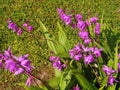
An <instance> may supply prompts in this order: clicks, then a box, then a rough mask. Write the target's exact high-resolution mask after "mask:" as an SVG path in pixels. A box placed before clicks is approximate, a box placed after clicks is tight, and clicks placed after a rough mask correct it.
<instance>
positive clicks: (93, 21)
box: [90, 17, 98, 23]
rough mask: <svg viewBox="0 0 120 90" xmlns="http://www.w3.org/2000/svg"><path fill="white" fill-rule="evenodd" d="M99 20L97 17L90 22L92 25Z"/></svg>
mask: <svg viewBox="0 0 120 90" xmlns="http://www.w3.org/2000/svg"><path fill="white" fill-rule="evenodd" d="M97 20H98V18H97V17H92V18H90V22H91V23H96V22H97Z"/></svg>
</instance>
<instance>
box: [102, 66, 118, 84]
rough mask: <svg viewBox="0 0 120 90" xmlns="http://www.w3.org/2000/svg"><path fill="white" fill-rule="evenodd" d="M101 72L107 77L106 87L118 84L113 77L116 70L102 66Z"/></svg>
mask: <svg viewBox="0 0 120 90" xmlns="http://www.w3.org/2000/svg"><path fill="white" fill-rule="evenodd" d="M103 71H104V72H105V74H106V76H108V85H111V86H112V85H113V84H114V82H118V81H117V80H116V79H115V77H114V76H113V75H114V74H115V73H117V71H116V70H113V69H112V67H108V66H106V65H104V66H103Z"/></svg>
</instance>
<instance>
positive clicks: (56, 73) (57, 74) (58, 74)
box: [54, 68, 61, 77]
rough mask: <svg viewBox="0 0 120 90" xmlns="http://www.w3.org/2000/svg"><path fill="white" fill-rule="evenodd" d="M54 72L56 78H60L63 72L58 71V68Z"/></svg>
mask: <svg viewBox="0 0 120 90" xmlns="http://www.w3.org/2000/svg"><path fill="white" fill-rule="evenodd" d="M54 70H55V77H60V76H61V71H60V70H58V69H57V68H55V69H54Z"/></svg>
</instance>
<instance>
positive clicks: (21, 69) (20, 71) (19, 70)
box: [14, 68, 24, 75]
mask: <svg viewBox="0 0 120 90" xmlns="http://www.w3.org/2000/svg"><path fill="white" fill-rule="evenodd" d="M23 71H24V69H23V68H19V69H18V70H17V71H16V72H15V73H14V75H18V74H21V73H22V72H23Z"/></svg>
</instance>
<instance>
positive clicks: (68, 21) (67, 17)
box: [57, 8, 72, 25]
mask: <svg viewBox="0 0 120 90" xmlns="http://www.w3.org/2000/svg"><path fill="white" fill-rule="evenodd" d="M57 11H58V14H59V16H60V19H61V20H62V21H64V22H65V24H66V25H70V24H71V22H72V19H71V17H72V15H66V14H65V13H64V10H62V9H59V8H58V9H57Z"/></svg>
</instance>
